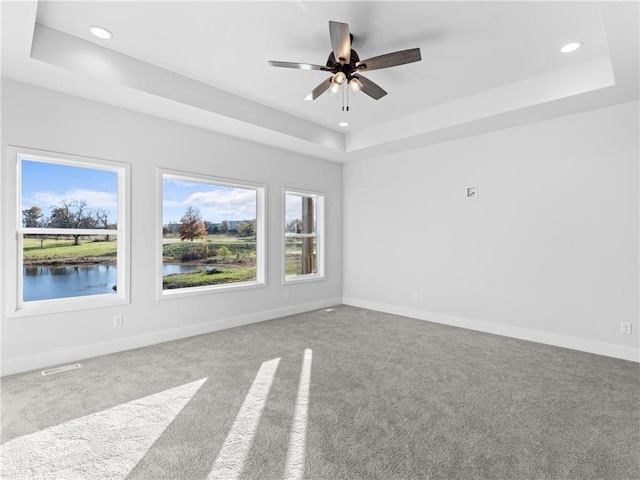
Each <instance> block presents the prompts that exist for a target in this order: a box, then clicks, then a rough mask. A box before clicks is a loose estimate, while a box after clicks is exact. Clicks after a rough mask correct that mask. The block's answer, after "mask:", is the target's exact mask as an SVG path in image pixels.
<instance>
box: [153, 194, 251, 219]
mask: <svg viewBox="0 0 640 480" xmlns="http://www.w3.org/2000/svg"><path fill="white" fill-rule="evenodd" d="M188 206H192V207H193V208H196V209H198V210H200V215H201V216H202V218H203V219H204V220H209V221H213V222H218V221H222V220H251V219H254V218H256V192H255V190H245V189H240V188H234V189H225V190H213V191H210V192H195V193H192V194H191V195H189V196H188V197H187V198H185V199H184V200H180V201H177V200H165V201H164V202H163V207H164V208H165V209H171V208H185V209H186V207H188Z"/></svg>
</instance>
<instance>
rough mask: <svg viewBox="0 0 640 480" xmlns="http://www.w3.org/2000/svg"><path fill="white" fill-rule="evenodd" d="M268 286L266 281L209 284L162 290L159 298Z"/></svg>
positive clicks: (167, 298) (229, 291) (165, 298)
mask: <svg viewBox="0 0 640 480" xmlns="http://www.w3.org/2000/svg"><path fill="white" fill-rule="evenodd" d="M266 286H267V284H266V282H242V283H231V284H222V285H208V286H204V287H187V288H176V289H171V290H162V291H161V292H160V294H159V295H158V300H169V299H174V298H183V297H192V296H195V295H208V294H212V293H213V294H216V293H231V292H235V291H238V290H253V289H256V288H265V287H266Z"/></svg>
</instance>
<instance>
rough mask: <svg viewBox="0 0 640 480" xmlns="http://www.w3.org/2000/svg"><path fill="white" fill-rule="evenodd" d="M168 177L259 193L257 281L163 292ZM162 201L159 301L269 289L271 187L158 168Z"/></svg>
mask: <svg viewBox="0 0 640 480" xmlns="http://www.w3.org/2000/svg"><path fill="white" fill-rule="evenodd" d="M165 177H169V178H172V179H174V180H181V181H185V182H189V181H194V180H197V181H201V182H202V183H209V184H214V185H222V186H225V187H236V188H244V189H251V190H255V192H256V230H257V232H256V279H255V280H254V281H251V282H237V283H223V284H219V285H205V286H202V287H188V288H175V289H170V290H163V288H162V276H163V275H162V266H163V264H162V226H163V224H162V221H163V218H162V204H163V197H164V195H163V180H164V178H165ZM157 181H158V187H157V189H156V191H157V192H158V198H157V201H156V204H157V206H158V211H157V220H156V224H157V234H156V237H157V239H158V241H157V245H156V248H157V253H156V259H157V260H156V266H157V271H156V279H157V280H156V284H157V287H156V298H157V299H158V300H167V299H173V298H183V297H190V296H194V295H208V294H211V293H229V292H234V291H238V290H251V289H255V288H265V287H266V286H267V272H266V252H267V251H266V229H265V226H266V208H265V206H266V196H267V186H266V185H264V184H261V183H254V182H248V181H244V180H235V179H229V178H223V177H214V176H211V175H205V174H201V173H193V172H183V171H179V170H170V169H166V168H159V169H158V178H157Z"/></svg>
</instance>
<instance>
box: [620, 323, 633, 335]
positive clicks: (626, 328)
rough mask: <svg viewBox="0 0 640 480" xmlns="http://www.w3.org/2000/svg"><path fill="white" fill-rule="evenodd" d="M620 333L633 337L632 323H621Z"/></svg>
mask: <svg viewBox="0 0 640 480" xmlns="http://www.w3.org/2000/svg"><path fill="white" fill-rule="evenodd" d="M620 333H622V334H624V335H631V322H620Z"/></svg>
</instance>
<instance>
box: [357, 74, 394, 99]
mask: <svg viewBox="0 0 640 480" xmlns="http://www.w3.org/2000/svg"><path fill="white" fill-rule="evenodd" d="M358 80H360V82H362V91H363V92H364V93H366V94H367V95H369V96H370V97H371V98H373V99H374V100H380V99H381V98H382V97H384V96H385V95H386V94H387V92H385V91H384V90H383V89H382V88H381V87H380V86H379V85H378V84H377V83H374V82H372V81H371V80H369V79H368V78H365V77H363V76H362V75H358Z"/></svg>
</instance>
